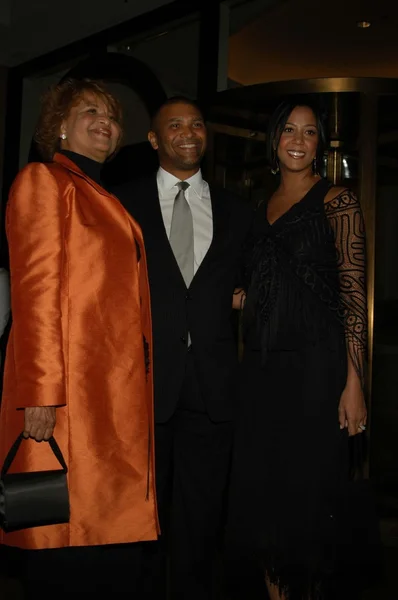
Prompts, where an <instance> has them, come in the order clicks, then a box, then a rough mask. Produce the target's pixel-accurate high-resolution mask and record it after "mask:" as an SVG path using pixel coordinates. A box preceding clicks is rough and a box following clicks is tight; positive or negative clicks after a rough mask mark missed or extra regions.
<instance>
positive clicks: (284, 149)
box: [277, 106, 319, 171]
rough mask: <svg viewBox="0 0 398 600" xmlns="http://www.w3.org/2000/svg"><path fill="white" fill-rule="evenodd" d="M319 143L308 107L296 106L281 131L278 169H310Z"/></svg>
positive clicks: (316, 130) (314, 121)
mask: <svg viewBox="0 0 398 600" xmlns="http://www.w3.org/2000/svg"><path fill="white" fill-rule="evenodd" d="M318 143H319V132H318V127H317V121H316V117H315V115H314V113H313V111H312V110H311V109H310V108H309V107H308V106H296V107H295V108H294V109H293V110H292V112H291V113H290V115H289V117H288V119H287V122H286V124H285V126H284V128H283V130H282V134H281V137H280V140H279V145H278V148H277V155H278V159H279V164H280V167H281V168H283V167H285V168H286V169H288V170H289V171H303V170H305V169H308V168H311V167H312V161H313V160H314V158H315V157H316V151H317V147H318Z"/></svg>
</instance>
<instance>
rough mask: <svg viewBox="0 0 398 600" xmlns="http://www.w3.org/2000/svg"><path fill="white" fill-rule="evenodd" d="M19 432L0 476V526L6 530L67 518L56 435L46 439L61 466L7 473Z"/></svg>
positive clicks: (65, 485)
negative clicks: (28, 471)
mask: <svg viewBox="0 0 398 600" xmlns="http://www.w3.org/2000/svg"><path fill="white" fill-rule="evenodd" d="M23 440H24V437H23V434H22V433H21V434H20V435H19V436H18V438H17V439H16V440H15V442H14V444H13V445H12V446H11V448H10V451H9V452H8V454H7V456H6V458H5V461H4V464H3V468H2V470H1V479H0V526H1V528H2V529H3V530H4V531H5V532H7V533H8V532H10V531H17V530H19V529H27V528H30V527H40V526H42V525H56V524H59V523H68V522H69V513H70V511H69V493H68V483H67V477H66V474H67V472H68V468H67V466H66V463H65V460H64V457H63V456H62V452H61V450H60V449H59V446H58V444H57V442H56V441H55V439H54V438H53V437H51V438H50V439H49V440H48V443H49V445H50V447H51V449H52V451H53V452H54V454H55V456H56V458H57V459H58V461H59V463H60V465H61V466H62V469H58V470H54V471H33V472H30V473H11V474H7V472H8V470H9V468H10V466H11V464H12V462H13V460H14V458H15V456H16V454H17V452H18V449H19V446H20V445H21V442H22V441H23Z"/></svg>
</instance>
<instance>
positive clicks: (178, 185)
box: [177, 181, 189, 192]
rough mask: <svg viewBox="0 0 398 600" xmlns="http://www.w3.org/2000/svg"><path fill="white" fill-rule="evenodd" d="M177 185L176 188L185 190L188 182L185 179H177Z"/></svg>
mask: <svg viewBox="0 0 398 600" xmlns="http://www.w3.org/2000/svg"><path fill="white" fill-rule="evenodd" d="M177 187H178V189H180V190H182V191H183V192H185V190H187V189H188V188H189V183H187V182H186V181H179V182H178V183H177Z"/></svg>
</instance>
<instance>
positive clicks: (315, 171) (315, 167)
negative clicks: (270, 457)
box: [312, 156, 318, 175]
mask: <svg viewBox="0 0 398 600" xmlns="http://www.w3.org/2000/svg"><path fill="white" fill-rule="evenodd" d="M312 171H313V173H314V175H318V167H317V161H316V156H315V158H314V160H313V161H312Z"/></svg>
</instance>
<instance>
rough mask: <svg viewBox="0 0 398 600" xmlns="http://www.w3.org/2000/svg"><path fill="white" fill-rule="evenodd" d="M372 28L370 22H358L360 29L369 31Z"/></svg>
mask: <svg viewBox="0 0 398 600" xmlns="http://www.w3.org/2000/svg"><path fill="white" fill-rule="evenodd" d="M370 26H371V22H370V21H358V22H357V27H359V29H367V28H368V27H370Z"/></svg>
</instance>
